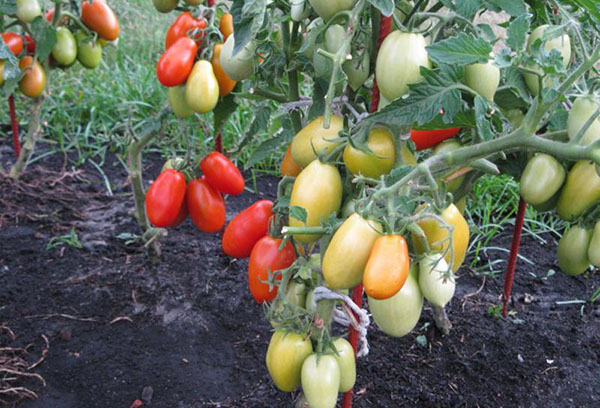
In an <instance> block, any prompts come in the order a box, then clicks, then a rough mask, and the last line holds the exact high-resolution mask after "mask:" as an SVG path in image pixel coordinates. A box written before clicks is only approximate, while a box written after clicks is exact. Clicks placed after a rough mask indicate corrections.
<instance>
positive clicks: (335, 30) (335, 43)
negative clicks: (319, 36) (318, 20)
mask: <svg viewBox="0 0 600 408" xmlns="http://www.w3.org/2000/svg"><path fill="white" fill-rule="evenodd" d="M345 36H346V29H345V28H344V27H342V26H341V25H339V24H332V25H330V26H329V28H327V30H326V31H325V49H326V50H327V51H329V52H331V53H336V52H338V51H339V50H340V48H342V45H343V44H344V37H345Z"/></svg>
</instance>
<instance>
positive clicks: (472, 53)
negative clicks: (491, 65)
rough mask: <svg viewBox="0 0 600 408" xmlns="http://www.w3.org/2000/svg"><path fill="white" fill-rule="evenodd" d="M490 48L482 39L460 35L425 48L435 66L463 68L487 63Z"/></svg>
mask: <svg viewBox="0 0 600 408" xmlns="http://www.w3.org/2000/svg"><path fill="white" fill-rule="evenodd" d="M491 52H492V47H491V45H490V43H489V42H488V41H486V40H485V39H483V38H475V37H473V36H472V35H469V34H465V33H460V34H458V35H456V36H454V37H449V38H447V39H445V40H442V41H438V42H437V43H435V44H433V45H430V46H428V47H427V53H428V55H429V58H430V59H431V60H432V61H434V62H436V63H437V64H447V65H457V66H464V65H469V64H474V63H476V62H481V63H485V62H487V61H488V59H489V56H490V53H491Z"/></svg>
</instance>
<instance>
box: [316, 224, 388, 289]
mask: <svg viewBox="0 0 600 408" xmlns="http://www.w3.org/2000/svg"><path fill="white" fill-rule="evenodd" d="M382 232H383V231H382V228H381V224H379V223H378V222H376V221H371V220H366V219H364V218H363V217H361V216H360V215H358V214H357V213H354V214H352V215H351V216H350V217H348V218H347V219H346V221H344V223H343V224H342V225H341V226H340V228H338V230H337V231H336V232H335V234H334V235H333V237H332V238H331V242H330V243H329V246H328V247H327V250H326V251H325V256H324V257H323V277H324V278H325V281H326V282H327V287H329V288H331V289H350V288H353V287H355V286H356V285H358V284H359V283H361V281H362V280H363V273H364V272H365V266H366V265H367V261H368V260H369V255H370V254H371V253H372V248H373V245H374V244H375V242H376V240H377V238H378V237H379V236H380V235H381V233H382Z"/></svg>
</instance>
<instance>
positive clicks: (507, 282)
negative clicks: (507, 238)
mask: <svg viewBox="0 0 600 408" xmlns="http://www.w3.org/2000/svg"><path fill="white" fill-rule="evenodd" d="M526 209H527V203H526V202H525V201H523V199H522V198H521V200H520V201H519V210H518V211H517V218H515V230H514V232H513V241H512V245H511V247H510V257H509V258H508V267H507V268H506V275H505V276H504V296H503V299H502V302H503V303H504V306H503V308H502V314H503V315H504V317H506V313H507V311H508V300H509V299H510V292H511V291H512V286H513V282H514V280H515V266H516V265H517V257H518V256H519V245H521V232H522V231H523V222H524V221H525V210H526Z"/></svg>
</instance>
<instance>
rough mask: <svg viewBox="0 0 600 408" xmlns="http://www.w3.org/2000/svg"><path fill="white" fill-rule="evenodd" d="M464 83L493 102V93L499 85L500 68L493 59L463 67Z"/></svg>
mask: <svg viewBox="0 0 600 408" xmlns="http://www.w3.org/2000/svg"><path fill="white" fill-rule="evenodd" d="M465 83H466V84H467V85H468V86H469V87H471V89H473V90H474V91H476V92H477V93H479V94H480V95H481V96H484V97H485V98H487V100H488V101H490V102H494V95H495V94H496V90H497V89H498V85H500V68H498V67H497V66H495V65H494V61H493V59H491V60H489V61H488V62H486V63H485V64H471V65H467V66H466V67H465Z"/></svg>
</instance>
